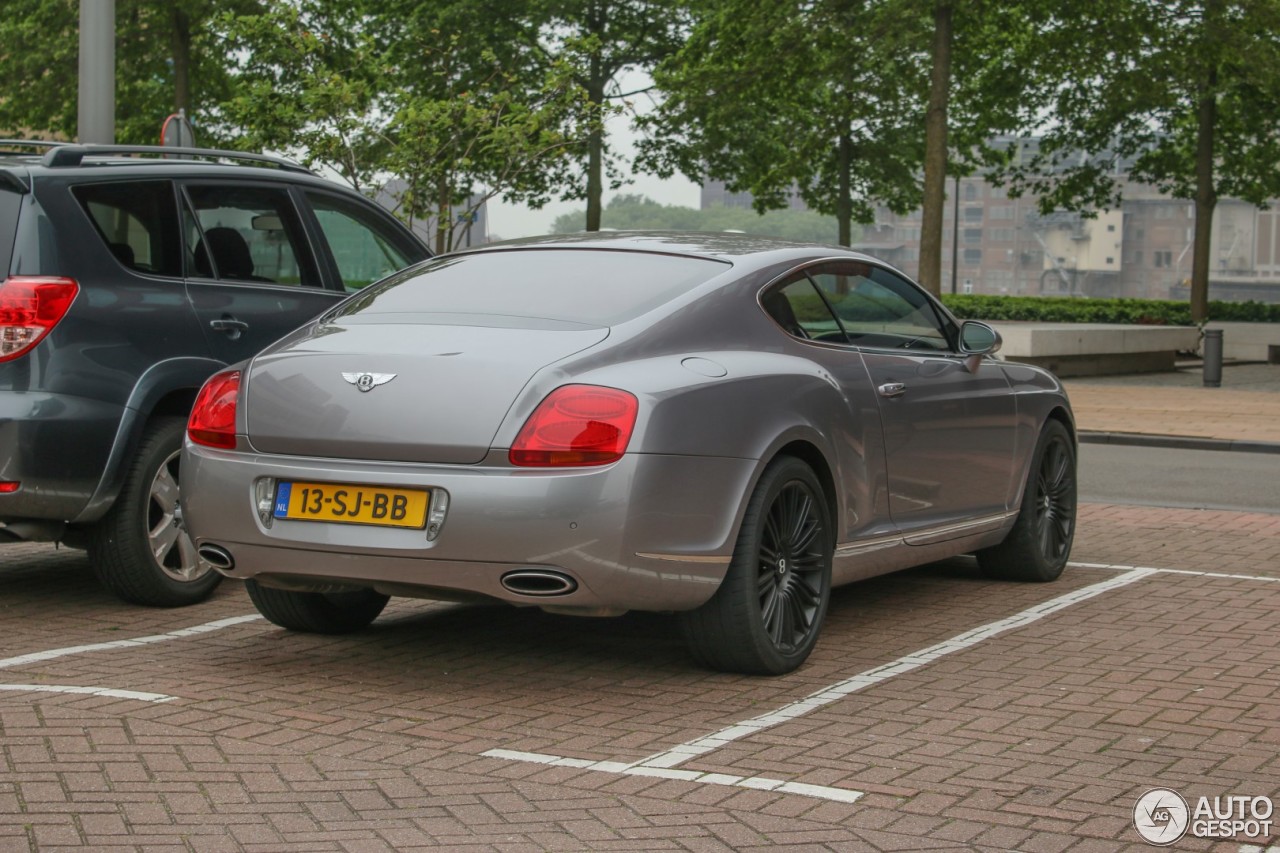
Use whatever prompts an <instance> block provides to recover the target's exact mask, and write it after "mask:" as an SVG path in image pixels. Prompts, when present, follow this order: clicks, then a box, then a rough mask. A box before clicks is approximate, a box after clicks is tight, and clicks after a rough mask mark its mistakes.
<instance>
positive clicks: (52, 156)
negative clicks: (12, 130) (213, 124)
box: [43, 143, 315, 175]
mask: <svg viewBox="0 0 1280 853" xmlns="http://www.w3.org/2000/svg"><path fill="white" fill-rule="evenodd" d="M46 144H49V145H51V146H52V147H51V148H50V150H49V151H48V152H47V153H46V154H45V155H44V158H43V163H44V165H45V166H49V167H61V166H79V165H80V164H81V163H82V162H83V161H84V158H85V157H88V156H91V155H93V154H157V155H164V154H170V155H172V154H176V155H178V156H179V157H181V158H182V159H193V158H197V157H207V158H211V159H217V160H244V161H246V162H250V163H266V164H269V165H272V166H275V167H276V168H278V169H283V170H284V171H286V172H301V173H302V174H304V175H314V174H315V172H313V171H311V170H310V169H308V168H307V167H306V166H303V165H302V164H301V163H297V162H295V161H293V160H290V159H288V158H286V157H277V156H275V155H274V154H251V153H249V152H245V151H223V150H220V149H217V148H178V147H169V146H167V145H66V144H63V143H46Z"/></svg>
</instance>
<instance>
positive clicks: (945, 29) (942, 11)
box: [920, 0, 952, 295]
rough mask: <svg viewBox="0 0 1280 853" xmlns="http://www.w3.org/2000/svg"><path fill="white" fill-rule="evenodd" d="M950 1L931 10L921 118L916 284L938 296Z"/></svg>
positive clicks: (942, 1) (944, 193)
mask: <svg viewBox="0 0 1280 853" xmlns="http://www.w3.org/2000/svg"><path fill="white" fill-rule="evenodd" d="M951 11H952V10H951V2H950V0H937V2H936V3H935V4H934V7H933V27H934V28H933V71H932V73H931V74H930V81H929V105H928V107H927V109H926V111H925V116H924V211H923V217H922V220H921V223H920V283H921V284H922V285H924V287H925V288H926V289H927V290H928V291H929V292H930V293H932V294H934V295H939V294H941V293H942V207H943V205H944V204H946V203H947V188H946V180H947V100H948V98H949V95H950V89H951V35H952V29H951V26H952V20H951Z"/></svg>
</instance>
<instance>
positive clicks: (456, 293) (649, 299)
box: [336, 249, 729, 326]
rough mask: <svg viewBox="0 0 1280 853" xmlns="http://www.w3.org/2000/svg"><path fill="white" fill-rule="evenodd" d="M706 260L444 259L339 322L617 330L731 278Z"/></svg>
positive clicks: (555, 255)
mask: <svg viewBox="0 0 1280 853" xmlns="http://www.w3.org/2000/svg"><path fill="white" fill-rule="evenodd" d="M728 266H729V265H728V264H726V263H723V262H720V261H711V260H706V259H703V258H686V257H673V256H670V255H652V254H646V253H644V252H619V251H605V250H594V249H577V250H574V249H529V250H509V251H497V252H484V253H479V254H474V255H461V256H457V257H448V258H440V259H439V260H436V261H433V262H431V263H429V264H427V266H425V267H424V268H422V269H420V270H416V271H414V272H413V273H411V274H406V275H404V276H396V277H393V278H391V279H389V280H387V281H386V282H385V283H383V284H380V285H378V286H376V287H373V288H370V289H369V290H367V291H366V292H365V294H364V295H362V296H359V297H356V298H355V299H353V300H351V301H349V302H346V303H344V304H343V307H342V309H341V310H340V312H339V313H338V314H337V315H336V316H339V317H341V316H347V315H349V314H359V313H369V314H397V313H402V312H428V313H438V314H475V315H482V316H509V317H530V318H539V319H547V320H561V321H568V322H573V323H584V324H587V325H593V326H610V325H613V324H615V323H621V322H624V321H626V320H629V319H631V318H633V317H638V316H640V315H641V314H643V313H644V312H646V311H648V310H651V309H653V308H656V307H657V306H659V305H661V304H662V303H664V302H667V301H669V300H670V299H672V298H673V297H675V296H676V295H677V294H680V293H683V292H684V291H687V290H689V289H690V288H692V287H695V286H696V285H698V284H701V283H702V282H704V281H706V280H708V279H710V278H711V277H712V276H714V275H717V274H718V273H721V272H724V271H725V270H726V269H727V268H728Z"/></svg>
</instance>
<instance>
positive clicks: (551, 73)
mask: <svg viewBox="0 0 1280 853" xmlns="http://www.w3.org/2000/svg"><path fill="white" fill-rule="evenodd" d="M522 6H523V4H521V3H517V2H498V1H497V0H494V1H493V2H481V0H471V2H466V0H456V2H453V3H420V2H410V0H399V2H396V1H395V0H392V1H391V2H372V0H369V2H364V0H345V2H336V0H324V2H321V0H304V2H301V3H298V2H292V0H272V2H271V3H270V8H269V10H268V11H267V12H265V13H264V14H260V15H252V16H237V17H235V18H232V19H229V20H228V22H227V25H228V28H229V30H230V32H231V33H232V34H233V36H234V39H235V41H234V44H235V45H236V46H237V48H239V50H238V55H239V56H241V57H242V58H241V60H240V67H239V81H240V84H241V90H240V93H239V94H238V96H237V97H235V98H233V99H232V100H230V101H229V102H228V103H227V104H226V113H227V116H228V118H229V119H230V120H231V121H233V122H235V123H236V124H239V125H241V126H243V127H245V128H246V130H247V133H246V136H245V142H246V144H248V145H251V146H253V147H267V148H277V149H286V150H292V149H295V148H296V149H298V150H300V152H301V156H302V157H303V159H304V160H306V161H307V162H308V163H312V164H316V165H320V166H324V167H327V168H330V169H333V170H334V171H336V172H337V173H338V174H339V175H341V176H342V177H343V178H344V179H345V180H347V181H348V182H350V183H351V184H352V185H353V186H354V187H356V188H357V189H359V190H361V191H364V192H366V193H370V194H372V193H374V192H376V191H377V189H378V188H379V187H380V186H382V184H383V183H385V181H386V179H387V178H388V177H391V176H394V177H395V178H397V179H398V182H397V184H396V187H397V188H398V189H397V191H396V194H397V196H398V202H399V204H400V209H399V210H398V212H399V213H400V214H401V215H402V216H403V217H404V218H406V219H409V220H410V221H412V220H413V219H420V218H424V217H430V218H432V219H434V221H435V223H436V235H437V236H436V246H437V249H438V250H441V251H444V250H447V249H449V248H450V247H451V246H452V243H453V240H454V232H455V230H459V231H460V230H461V229H460V228H459V227H458V226H459V223H460V222H461V223H465V222H469V221H470V217H471V214H472V213H474V211H475V209H476V208H477V207H478V206H479V205H480V204H481V203H483V201H484V200H486V199H488V198H492V197H494V196H498V195H501V196H502V197H503V198H505V199H507V200H509V201H522V202H525V203H529V204H531V205H534V206H539V205H541V204H543V203H545V202H546V201H548V200H549V199H550V198H551V197H552V196H553V195H556V194H558V193H559V192H560V191H561V189H562V188H563V187H564V186H565V185H566V184H568V183H571V178H570V171H571V165H570V163H571V159H570V158H571V153H572V152H573V151H574V150H575V149H576V148H578V147H580V146H581V145H583V144H584V142H585V140H586V138H587V136H588V135H589V134H590V133H592V132H594V131H595V130H596V129H598V127H599V125H600V123H601V121H602V114H601V110H600V109H599V108H598V107H597V106H596V105H594V104H592V103H591V102H590V100H589V99H588V98H587V96H586V92H585V91H584V90H583V89H582V87H581V86H579V85H577V84H576V82H575V81H574V80H573V73H574V64H573V61H572V57H575V56H576V55H577V54H575V51H578V50H579V47H578V46H577V45H575V44H574V43H572V42H566V44H565V45H564V51H563V53H562V55H560V56H557V57H553V58H544V57H542V56H540V55H537V54H536V53H535V52H533V51H531V50H529V49H527V48H522V47H521V40H520V38H519V30H518V29H516V24H517V22H518V21H519V14H520V13H521V11H522ZM504 22H506V23H505V24H504Z"/></svg>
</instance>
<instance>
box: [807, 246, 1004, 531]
mask: <svg viewBox="0 0 1280 853" xmlns="http://www.w3.org/2000/svg"><path fill="white" fill-rule="evenodd" d="M809 273H810V275H811V276H812V277H813V280H814V282H815V283H816V284H817V285H818V287H819V288H820V289H821V290H822V292H823V293H824V295H826V297H827V299H828V301H829V302H830V303H831V305H832V308H833V309H834V311H835V313H836V316H837V317H838V318H839V319H840V322H841V325H842V326H843V327H844V331H845V334H846V335H847V336H848V340H849V342H850V344H851V345H853V346H856V347H857V348H858V349H859V350H860V351H861V352H862V356H863V360H864V362H865V364H866V367H867V371H868V373H869V374H870V377H871V382H872V385H873V386H874V387H875V389H876V393H877V396H878V399H879V403H880V414H881V420H882V422H883V424H884V446H885V460H886V465H887V468H888V482H889V510H890V514H891V515H892V517H893V520H894V522H895V523H896V524H897V526H898V529H899V530H901V531H902V532H903V533H904V534H907V536H908V541H912V534H913V533H914V534H915V537H916V538H915V541H916V542H917V543H923V542H927V541H941V540H942V539H946V538H949V537H951V536H959V535H963V534H964V533H966V532H972V529H971V528H968V527H967V525H969V524H971V523H975V522H976V523H982V522H984V521H985V522H986V523H992V520H993V519H996V518H997V517H999V518H1002V517H1003V515H1004V513H1005V512H1006V511H1007V510H1008V506H1007V502H1008V500H1009V492H1010V483H1011V482H1012V479H1013V476H1014V470H1013V466H1014V441H1015V429H1016V400H1015V397H1014V395H1013V392H1012V389H1011V387H1010V385H1009V381H1008V379H1007V378H1006V376H1005V373H1004V371H1003V370H1002V369H1001V367H1000V365H999V364H998V363H996V362H993V361H990V360H981V361H980V362H978V363H977V364H976V369H971V368H974V362H973V361H972V360H970V361H968V362H966V359H965V358H964V357H963V356H962V355H961V354H960V353H959V352H958V351H957V349H956V346H957V342H956V329H955V324H954V323H952V322H951V321H950V319H949V318H947V317H946V315H945V314H944V313H942V312H941V311H940V310H939V309H938V308H937V307H936V306H935V304H934V303H933V301H932V300H931V299H930V298H929V297H928V295H927V294H926V293H925V292H924V291H923V290H922V289H921V288H919V287H918V286H916V285H915V284H913V283H911V282H910V281H908V280H907V279H905V278H903V277H902V276H900V275H898V274H896V273H894V272H892V271H890V270H887V269H885V268H883V267H879V266H877V265H875V264H870V263H862V262H854V261H838V262H831V263H828V264H824V265H821V266H818V267H814V268H812V269H810V270H809Z"/></svg>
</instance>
